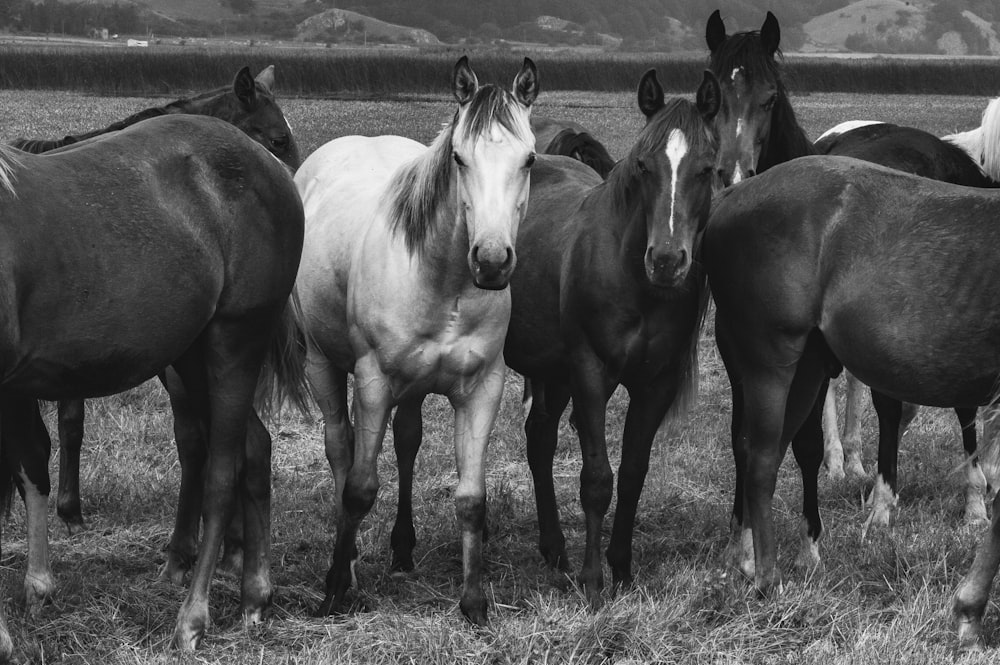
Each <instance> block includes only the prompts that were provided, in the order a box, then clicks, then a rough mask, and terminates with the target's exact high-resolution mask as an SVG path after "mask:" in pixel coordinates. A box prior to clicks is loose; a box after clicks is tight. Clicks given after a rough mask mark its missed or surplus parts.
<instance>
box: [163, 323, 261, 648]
mask: <svg viewBox="0 0 1000 665" xmlns="http://www.w3.org/2000/svg"><path fill="white" fill-rule="evenodd" d="M276 319H277V312H273V313H272V312H261V316H259V317H253V318H251V317H245V318H240V319H227V320H224V321H213V322H212V323H210V324H209V326H208V327H207V328H206V330H205V332H204V333H203V336H202V339H201V340H200V341H201V342H202V344H200V345H199V346H200V348H201V349H202V351H203V353H202V354H200V355H201V357H202V358H203V360H204V366H203V367H204V370H203V373H202V374H201V376H203V377H204V378H205V386H206V388H207V391H206V392H205V393H204V394H203V396H200V395H198V393H197V392H194V393H193V397H194V399H195V400H198V399H199V398H201V399H202V400H204V401H205V402H206V403H207V404H208V413H209V418H208V423H209V437H208V442H209V445H208V464H207V466H206V480H207V482H206V483H205V492H204V508H203V512H204V523H205V530H204V537H203V539H202V547H201V553H200V556H199V557H198V561H197V563H196V565H195V569H194V574H193V576H192V580H191V588H190V590H189V591H188V595H187V598H186V599H185V600H184V603H183V604H182V605H181V608H180V611H179V612H178V615H177V627H176V630H175V632H174V644H175V645H177V646H178V647H180V648H182V649H192V648H195V647H196V646H197V645H198V643H199V642H200V640H201V638H202V637H203V635H204V632H205V629H206V628H207V627H208V625H209V623H210V619H209V609H208V597H209V587H210V585H211V581H212V576H213V574H214V572H215V567H216V559H217V557H218V555H219V550H220V549H221V547H222V540H223V536H224V532H225V530H226V526H227V525H228V523H229V520H230V519H231V517H232V514H233V511H234V507H235V504H236V499H237V485H238V484H239V479H240V473H242V472H244V467H246V469H245V472H246V473H248V475H249V474H253V473H259V472H260V470H261V469H262V468H263V466H264V465H265V461H266V465H267V466H269V465H270V458H269V450H263V449H261V447H260V441H259V440H256V439H258V438H259V437H254V440H248V438H247V423H248V422H249V419H250V417H251V413H252V402H253V398H254V391H255V389H256V386H257V380H258V377H259V376H260V370H261V366H262V365H263V363H264V356H265V353H266V350H267V344H268V342H269V341H270V335H269V334H264V333H262V331H269V330H270V328H271V327H272V325H273V322H274V321H275V320H276ZM175 367H177V368H178V369H179V367H180V366H179V365H175ZM181 378H182V379H183V381H184V386H185V388H187V389H188V390H189V391H192V387H191V383H190V382H189V381H188V377H187V376H184V375H183V374H182V377H181ZM248 446H251V447H253V454H254V456H255V457H256V458H257V459H255V460H254V461H253V462H252V463H249V464H248V463H247V447H248ZM265 458H266V459H265ZM242 485H243V492H244V495H243V496H244V501H245V504H244V509H245V511H246V513H248V514H249V513H251V511H260V514H255V515H252V516H248V517H247V518H245V519H246V520H247V523H248V524H249V523H250V522H251V521H252V520H256V521H257V522H259V523H263V522H266V521H267V518H268V515H269V506H270V494H269V489H268V488H267V487H265V486H266V485H268V482H267V479H265V478H249V479H247V480H246V481H245V482H244V483H242ZM248 535H253V534H248ZM268 544H269V542H268V540H267V539H266V538H265V539H264V540H262V541H261V542H259V543H255V544H254V545H253V547H257V548H259V551H258V552H256V553H255V554H254V557H253V559H251V557H250V556H249V555H248V557H247V561H246V562H245V565H244V568H243V575H244V584H243V593H242V602H241V605H242V609H243V612H244V614H245V616H247V617H248V618H251V619H253V618H256V617H259V616H260V615H261V613H262V612H263V611H264V609H265V608H266V607H267V606H268V605H269V604H270V602H271V588H270V584H269V583H268V584H261V583H260V580H261V579H267V578H268V575H269V573H268V572H267V571H261V570H255V569H253V567H252V565H251V561H255V562H257V563H259V564H264V563H266V561H267V555H266V550H267V546H268ZM247 549H248V552H249V551H250V549H251V545H250V544H249V543H248V544H247ZM248 580H253V581H252V583H248Z"/></svg>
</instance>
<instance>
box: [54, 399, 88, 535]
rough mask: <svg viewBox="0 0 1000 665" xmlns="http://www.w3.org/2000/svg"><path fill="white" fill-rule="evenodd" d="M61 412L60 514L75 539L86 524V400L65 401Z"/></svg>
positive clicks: (59, 403) (60, 405)
mask: <svg viewBox="0 0 1000 665" xmlns="http://www.w3.org/2000/svg"><path fill="white" fill-rule="evenodd" d="M58 410H59V492H58V494H57V495H56V513H57V514H58V515H59V518H60V519H61V520H62V521H63V523H64V524H65V525H66V529H67V530H68V531H69V534H70V535H71V536H72V535H74V534H76V533H79V532H80V531H83V530H84V529H85V528H87V527H86V524H85V523H84V521H83V513H82V511H81V510H80V448H81V447H82V446H83V418H84V413H85V411H84V400H82V399H61V400H59V402H58Z"/></svg>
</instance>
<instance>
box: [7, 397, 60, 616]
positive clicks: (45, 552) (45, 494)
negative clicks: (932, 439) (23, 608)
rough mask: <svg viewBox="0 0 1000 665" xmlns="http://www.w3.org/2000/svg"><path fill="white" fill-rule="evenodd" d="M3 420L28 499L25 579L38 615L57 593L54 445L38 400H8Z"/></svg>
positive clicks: (32, 607)
mask: <svg viewBox="0 0 1000 665" xmlns="http://www.w3.org/2000/svg"><path fill="white" fill-rule="evenodd" d="M0 417H2V422H3V438H4V441H10V442H13V443H12V444H11V445H12V446H13V448H14V450H13V451H11V452H12V453H14V454H13V455H12V457H11V458H10V459H11V460H12V461H13V464H14V465H15V466H14V468H16V469H17V473H16V475H15V479H14V482H15V483H16V485H17V489H18V491H19V492H20V494H21V498H23V499H24V507H25V513H26V515H27V531H28V567H27V572H26V573H25V576H24V597H25V604H26V605H27V608H28V612H29V614H34V613H36V612H37V611H38V610H39V609H41V607H42V605H43V604H45V602H47V601H48V600H49V599H50V597H51V595H52V593H53V591H54V590H55V581H54V580H53V577H52V570H51V568H50V566H49V533H48V501H49V490H50V487H49V468H48V463H49V453H50V452H51V446H52V443H51V441H50V439H49V433H48V431H47V430H46V429H45V423H44V422H43V421H42V416H41V414H40V413H39V411H38V401H37V400H35V399H32V398H26V397H6V398H4V400H3V409H2V416H0ZM4 445H7V444H6V443H5V444H4ZM15 451H16V452H15Z"/></svg>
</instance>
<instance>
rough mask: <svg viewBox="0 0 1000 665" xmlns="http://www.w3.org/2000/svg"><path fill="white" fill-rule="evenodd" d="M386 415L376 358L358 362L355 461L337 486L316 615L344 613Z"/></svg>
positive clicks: (385, 391) (386, 391)
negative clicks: (333, 531)
mask: <svg viewBox="0 0 1000 665" xmlns="http://www.w3.org/2000/svg"><path fill="white" fill-rule="evenodd" d="M391 410H392V392H391V390H390V387H389V383H388V379H387V378H386V377H385V376H384V375H383V374H382V372H381V370H380V369H379V366H378V360H377V358H376V357H375V353H374V352H372V353H369V354H366V355H364V356H362V357H360V358H359V359H358V361H357V364H356V366H355V373H354V428H355V437H356V439H355V443H354V455H353V459H354V461H353V463H352V464H351V465H350V467H349V470H347V473H346V475H345V477H344V482H343V486H342V489H341V488H340V487H338V490H339V492H340V495H341V499H340V503H341V509H340V511H339V515H338V520H337V522H338V527H337V537H336V542H335V544H334V548H333V563H332V565H331V566H330V570H329V571H328V572H327V574H326V595H325V597H324V598H323V602H322V603H321V604H320V606H319V611H318V613H319V614H320V615H330V614H336V613H338V612H343V611H345V610H346V609H347V608H345V607H344V599H345V597H346V595H347V591H348V589H350V587H351V584H352V581H353V577H354V564H355V560H356V558H357V555H358V548H357V535H358V529H359V527H360V526H361V521H362V520H363V519H364V518H365V516H366V515H367V514H368V513H369V511H371V509H372V506H373V505H374V504H375V497H376V495H377V494H378V488H379V479H378V456H379V453H380V452H381V451H382V442H383V439H384V438H385V430H386V427H387V426H388V424H389V414H390V412H391ZM330 443H331V439H327V445H328V447H327V456H328V457H329V456H331V449H330V447H329V444H330ZM336 444H337V445H338V446H339V447H340V448H342V447H344V446H350V441H349V440H348V438H347V437H346V436H341V437H339V438H338V439H337V441H336ZM332 452H333V453H334V457H335V458H336V459H337V460H343V459H347V458H350V455H351V453H350V450H342V449H338V450H335V451H332Z"/></svg>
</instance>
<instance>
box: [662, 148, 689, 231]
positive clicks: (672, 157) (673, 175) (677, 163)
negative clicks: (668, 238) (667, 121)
mask: <svg viewBox="0 0 1000 665" xmlns="http://www.w3.org/2000/svg"><path fill="white" fill-rule="evenodd" d="M666 152H667V159H668V160H669V161H670V235H673V233H674V201H675V200H676V199H677V172H678V171H679V170H680V167H681V160H682V159H684V155H686V154H687V152H688V142H687V137H685V136H684V132H682V131H681V130H679V129H673V130H671V131H670V136H668V137H667V150H666Z"/></svg>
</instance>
